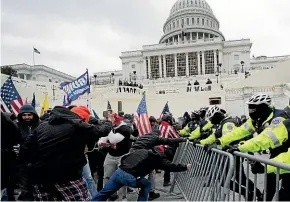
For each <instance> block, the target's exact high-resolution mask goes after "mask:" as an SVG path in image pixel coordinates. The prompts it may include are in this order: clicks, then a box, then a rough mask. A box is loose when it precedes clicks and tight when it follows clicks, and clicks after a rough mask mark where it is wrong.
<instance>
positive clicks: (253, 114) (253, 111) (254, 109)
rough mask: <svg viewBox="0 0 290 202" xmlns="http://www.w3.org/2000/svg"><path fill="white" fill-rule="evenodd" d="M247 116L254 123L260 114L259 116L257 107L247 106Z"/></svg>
mask: <svg viewBox="0 0 290 202" xmlns="http://www.w3.org/2000/svg"><path fill="white" fill-rule="evenodd" d="M249 116H250V117H251V119H252V120H254V121H257V120H258V119H259V118H260V114H259V111H258V109H257V106H255V105H249Z"/></svg>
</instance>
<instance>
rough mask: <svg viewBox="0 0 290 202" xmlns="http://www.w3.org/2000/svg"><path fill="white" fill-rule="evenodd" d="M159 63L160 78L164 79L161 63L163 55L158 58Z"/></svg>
mask: <svg viewBox="0 0 290 202" xmlns="http://www.w3.org/2000/svg"><path fill="white" fill-rule="evenodd" d="M158 61H159V78H162V62H161V55H159V56H158Z"/></svg>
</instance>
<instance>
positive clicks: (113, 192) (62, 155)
mask: <svg viewBox="0 0 290 202" xmlns="http://www.w3.org/2000/svg"><path fill="white" fill-rule="evenodd" d="M1 121H2V123H1V126H2V127H1V159H2V164H1V185H2V186H1V191H2V192H1V193H2V194H1V197H2V200H9V201H14V200H20V201H34V200H35V201H56V200H57V201H58V200H60V201H61V200H64V201H76V200H77V201H89V200H93V201H103V200H107V199H110V200H116V199H118V198H119V196H120V197H122V199H123V200H126V198H127V193H128V192H129V193H130V192H134V190H133V189H131V188H139V189H140V191H139V198H138V200H142V201H146V200H148V199H149V200H154V199H156V198H158V197H159V196H160V195H159V194H158V193H156V192H155V190H154V179H155V178H154V175H155V170H156V171H157V172H160V170H165V171H166V172H181V171H186V170H187V169H189V168H190V165H189V164H188V165H181V164H178V165H175V164H172V163H171V161H170V160H171V159H172V154H171V156H169V155H167V153H168V152H167V151H168V150H169V148H170V147H164V146H160V145H166V144H174V145H175V144H176V143H178V142H181V141H185V139H176V140H171V139H168V138H162V137H161V135H160V131H159V129H158V125H157V120H156V119H155V118H154V117H150V121H151V124H152V128H153V132H152V134H146V135H144V136H142V137H139V133H138V129H137V127H136V124H135V123H134V120H133V116H132V115H131V114H124V113H119V114H116V113H109V115H108V117H106V118H105V119H103V120H99V119H96V118H94V117H92V116H91V115H90V111H89V110H88V109H87V108H86V107H84V106H69V107H61V106H56V107H54V108H53V109H49V110H48V111H47V112H46V113H45V114H44V115H43V116H42V117H39V116H38V114H37V113H36V111H35V109H34V108H33V107H32V106H30V105H23V106H22V107H21V109H20V112H19V114H18V115H17V116H15V115H14V114H9V113H4V112H1ZM174 147H176V145H175V146H174ZM169 153H170V152H169ZM153 162H154V163H153ZM148 175H149V179H147V178H146V176H148ZM167 175H168V174H167ZM167 178H168V177H167ZM166 180H167V181H166ZM169 180H170V175H169V179H165V181H164V186H168V185H170V182H169ZM120 188H122V189H121V192H118V191H119V189H120Z"/></svg>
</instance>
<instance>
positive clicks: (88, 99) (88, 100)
mask: <svg viewBox="0 0 290 202" xmlns="http://www.w3.org/2000/svg"><path fill="white" fill-rule="evenodd" d="M87 75H88V82H89V88H90V90H89V91H88V92H87V108H88V109H89V110H90V111H91V106H90V92H91V83H90V77H89V72H88V69H87Z"/></svg>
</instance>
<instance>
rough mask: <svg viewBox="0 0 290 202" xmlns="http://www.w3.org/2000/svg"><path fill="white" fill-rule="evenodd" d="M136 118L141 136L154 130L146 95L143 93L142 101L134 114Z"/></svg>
mask: <svg viewBox="0 0 290 202" xmlns="http://www.w3.org/2000/svg"><path fill="white" fill-rule="evenodd" d="M134 119H135V122H136V125H137V128H138V131H139V136H143V135H145V134H148V133H151V132H152V128H151V125H150V122H149V117H148V113H147V107H146V100H145V95H143V97H142V99H141V102H140V104H139V106H138V109H137V112H136V113H135V114H134Z"/></svg>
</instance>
